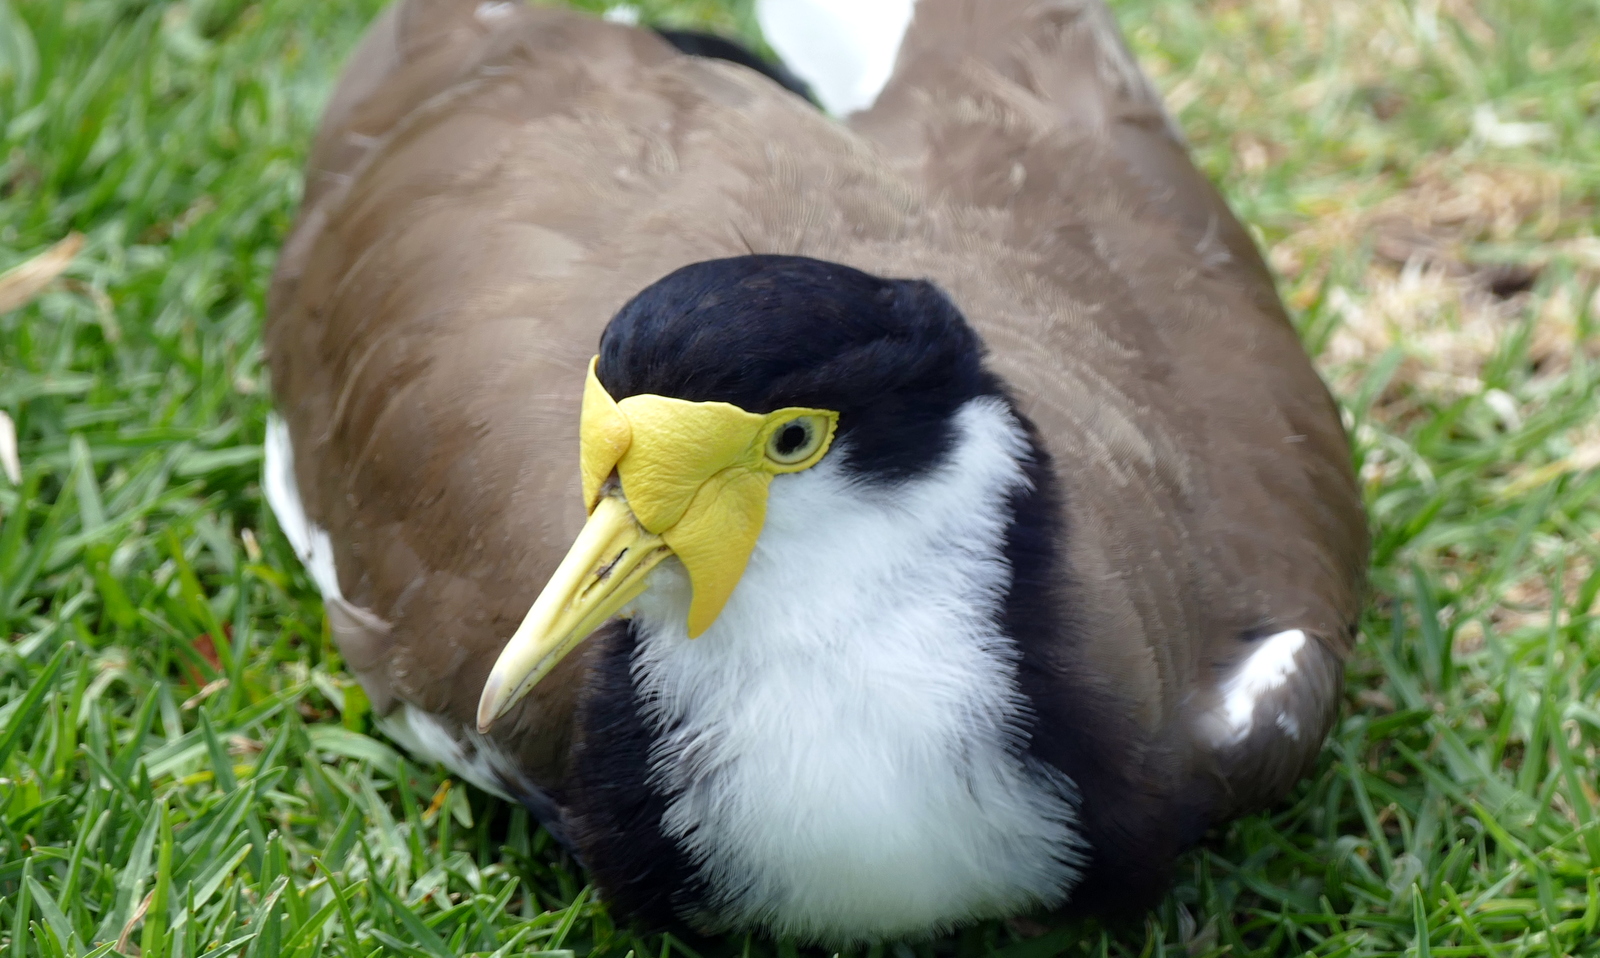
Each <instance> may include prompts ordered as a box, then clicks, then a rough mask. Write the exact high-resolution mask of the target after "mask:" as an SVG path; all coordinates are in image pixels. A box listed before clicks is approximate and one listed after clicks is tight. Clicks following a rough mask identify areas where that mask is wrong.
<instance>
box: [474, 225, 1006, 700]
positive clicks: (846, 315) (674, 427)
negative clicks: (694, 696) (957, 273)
mask: <svg viewBox="0 0 1600 958" xmlns="http://www.w3.org/2000/svg"><path fill="white" fill-rule="evenodd" d="M981 360H982V346H981V343H980V341H979V339H978V337H977V335H976V334H975V333H974V332H973V331H972V329H971V328H970V327H969V326H968V325H967V323H966V321H965V320H964V319H963V317H962V316H961V313H960V311H959V310H957V309H956V307H955V306H954V305H953V304H952V303H951V302H950V300H949V299H947V298H946V297H945V296H944V295H943V294H942V293H941V292H940V291H939V290H938V289H937V288H935V287H934V286H932V285H931V284H929V283H926V282H922V281H918V280H889V279H880V278H878V277H875V276H871V275H868V274H866V273H863V272H861V271H859V270H855V269H851V268H849V267H846V266H841V265H838V264H835V263H828V262H823V261H819V260H813V259H806V258H802V257H793V256H742V257H737V258H733V259H724V260H712V261H707V262H702V263H696V264H694V265H691V266H686V267H684V268H682V269H680V270H678V271H676V272H674V273H672V274H670V275H668V276H667V277H665V278H664V279H662V280H660V281H658V282H657V283H655V284H654V285H652V286H650V287H649V288H647V289H645V290H644V291H643V292H641V293H640V294H639V295H638V296H636V297H634V299H633V300H632V301H630V302H629V303H628V304H627V305H626V306H624V307H623V308H622V310H621V311H620V312H619V313H618V314H617V315H616V316H615V317H614V318H613V319H612V320H611V322H610V324H609V325H608V326H607V328H606V331H605V333H604V335H603V336H602V337H601V341H600V352H599V355H598V356H596V357H595V358H594V359H593V360H592V361H591V363H590V365H589V371H588V378H587V382H586V384H585V387H584V395H583V408H582V410H581V430H580V433H581V470H582V478H583V494H584V502H585V506H586V507H587V509H588V512H589V520H588V522H587V524H586V525H585V526H584V528H583V531H582V532H581V533H580V534H579V535H578V538H577V541H576V542H574V543H573V545H572V548H571V549H570V551H569V552H568V553H567V556H566V558H565V559H563V560H562V562H561V564H560V566H559V567H558V568H557V569H556V572H555V574H554V575H552V576H551V578H550V580H549V582H548V583H547V584H546V585H545V587H544V590H543V591H542V592H541V593H540V595H539V597H538V599H537V600H536V601H535V602H534V604H533V607H532V609H531V610H530V611H529V612H528V615H527V617H526V618H525V619H524V620H523V622H522V624H521V626H520V627H519V628H518V629H517V631H516V633H515V634H514V635H513V636H512V638H511V640H510V642H509V643H507V645H506V647H505V649H504V650H503V651H502V653H501V655H500V658H499V659H498V661H497V662H496V663H495V665H494V669H493V671H492V672H491V673H490V676H489V679H488V681H487V683H486V684H485V686H484V690H483V695H482V698H481V700H480V703H479V709H478V725H479V727H480V729H485V730H486V729H487V728H488V727H489V725H490V724H491V723H492V722H493V721H494V720H495V719H496V718H498V717H499V716H500V715H502V714H503V713H504V712H505V711H506V710H507V709H509V708H510V707H511V706H512V705H513V704H514V703H515V702H516V701H517V700H518V699H519V698H521V696H522V695H523V694H525V693H526V692H527V690H528V689H530V688H532V686H533V685H534V684H535V683H536V682H538V681H539V680H540V679H541V678H542V677H544V676H545V675H546V674H547V673H549V671H550V670H551V669H552V668H554V666H555V665H556V663H557V662H559V661H560V660H561V659H562V658H563V657H564V656H566V655H567V654H568V653H569V652H571V651H572V650H573V649H574V648H576V647H577V646H578V645H579V644H580V643H582V642H583V641H584V640H585V639H586V638H587V637H588V636H589V635H590V634H591V633H592V632H594V631H595V630H596V629H598V628H599V627H600V626H601V625H602V624H604V623H605V622H606V621H607V620H608V619H610V618H612V617H613V616H615V615H617V614H618V613H619V612H622V611H623V610H624V609H625V608H626V607H627V606H628V605H629V603H631V602H632V601H633V600H634V599H635V598H637V597H638V596H639V595H640V594H642V593H643V592H644V591H645V589H646V588H647V587H648V584H649V582H650V580H651V577H652V575H653V574H654V572H655V570H656V569H657V568H658V567H659V566H660V565H661V564H662V563H663V562H665V561H667V560H668V559H669V558H671V559H675V560H676V561H677V562H679V563H681V564H682V568H683V570H684V571H685V572H686V573H687V577H688V581H689V583H690V586H691V588H692V593H693V596H692V599H691V601H690V604H689V608H688V622H687V631H688V634H689V636H691V637H694V636H698V635H700V634H701V633H703V632H704V631H705V630H706V629H707V628H709V627H710V626H711V624H712V623H713V622H714V621H715V620H716V619H717V617H718V615H719V614H720V613H721V611H722V609H723V607H724V605H725V604H726V603H727V602H728V600H729V597H730V596H731V595H732V594H733V592H734V590H735V588H737V586H738V585H739V581H740V578H741V576H742V575H743V574H744V571H745V568H746V565H747V563H748V562H749V559H750V556H751V553H752V551H753V550H754V549H755V546H756V541H757V539H758V538H759V537H760V535H761V532H762V527H763V523H764V521H765V517H766V511H767V501H768V497H769V495H770V494H771V493H772V490H773V487H774V486H775V485H777V484H781V483H784V482H786V481H790V480H791V479H792V477H794V476H795V475H796V474H798V473H802V472H805V471H806V470H809V469H812V468H814V467H816V466H817V465H818V464H820V463H822V462H824V461H829V462H837V463H838V464H839V467H840V468H841V469H842V470H843V472H844V474H845V475H847V476H848V477H849V478H850V479H851V480H852V481H853V482H858V483H862V484H878V485H883V484H890V485H892V484H895V483H898V482H902V481H904V480H906V479H909V478H912V477H914V476H917V475H919V474H921V473H922V472H924V471H926V470H927V469H928V468H930V467H931V466H932V465H934V464H936V463H938V462H939V461H941V460H942V459H943V458H944V456H945V455H946V453H947V451H948V449H949V446H950V444H951V443H952V441H953V429H954V427H953V417H954V415H955V412H956V411H957V410H958V409H959V408H960V407H961V406H962V405H963V404H964V403H965V402H966V401H968V400H969V399H972V398H974V397H975V396H979V395H984V394H992V393H996V392H998V391H999V389H998V386H997V384H996V382H995V380H994V379H993V377H991V376H990V375H989V374H987V373H986V372H985V371H984V369H983V366H982V362H981ZM815 600H816V601H818V602H825V601H827V597H826V596H817V597H815Z"/></svg>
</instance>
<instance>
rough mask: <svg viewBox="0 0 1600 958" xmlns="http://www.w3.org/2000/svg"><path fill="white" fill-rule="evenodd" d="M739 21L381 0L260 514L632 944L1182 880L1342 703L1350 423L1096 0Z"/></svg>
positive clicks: (1306, 750)
mask: <svg viewBox="0 0 1600 958" xmlns="http://www.w3.org/2000/svg"><path fill="white" fill-rule="evenodd" d="M756 13H757V16H758V19H759V21H760V23H761V24H762V26H763V28H764V31H765V35H766V38H767V41H768V42H769V43H770V45H771V48H772V49H773V50H774V51H776V52H777V53H778V55H779V56H780V57H781V58H782V61H783V63H785V64H786V67H785V68H782V69H780V68H779V67H776V66H772V67H764V66H763V61H762V60H761V59H759V58H756V57H754V56H753V55H749V53H748V51H743V52H742V53H740V54H738V55H733V54H728V53H726V47H724V46H720V45H719V44H720V43H727V42H728V41H718V42H717V43H713V42H699V41H693V40H686V39H685V38H684V37H683V36H678V37H677V38H676V39H675V38H674V35H673V34H672V33H670V32H664V33H657V32H654V31H652V30H650V29H647V28H645V27H641V26H636V25H633V24H630V23H625V22H619V21H617V20H616V19H610V20H608V19H604V18H599V17H593V16H590V15H588V14H585V13H581V12H577V11H573V10H568V9H564V8H558V7H554V6H540V5H523V4H520V3H514V2H481V0H398V2H396V3H395V4H393V5H392V6H390V7H389V8H388V9H387V10H386V11H385V12H383V13H382V14H380V15H379V17H378V19H377V20H376V21H375V22H374V24H373V25H372V26H371V27H370V28H369V30H368V32H367V34H366V36H365V37H364V39H363V40H362V41H361V42H360V44H359V46H358V47H357V48H356V50H355V52H354V53H353V54H352V55H351V58H350V60H349V62H348V64H347V66H346V69H345V72H344V74H343V77H342V79H341V80H340V81H339V83H338V85H337V87H336V89H335V90H334V92H333V93H332V96H331V99H330V100H329V102H328V105H327V107H326V111H325V113H324V115H323V119H322V122H321V126H320V128H319V130H318V132H317V134H316V137H315V140H314V142H313V144H312V148H311V152H310V158H309V160H308V161H307V166H306V179H305V188H304V193H303V197H302V205H301V209H300V212H299V214H298V217H297V219H296V221H295V223H294V225H293V227H292V230H291V231H290V233H289V235H288V236H287V238H286V240H285V242H284V245H283V247H282V250H281V255H280V259H279V262H278V264H277V267H276V271H275V273H274V276H273V280H272V284H271V288H270V292H269V302H268V310H267V317H266V324H265V334H264V341H265V350H266V354H267V358H268V362H269V366H270V373H271V382H272V388H273V392H274V397H275V399H274V403H275V406H274V410H275V411H274V412H273V414H272V416H271V418H270V419H269V422H268V424H267V427H266V437H265V446H264V465H263V489H264V492H265V495H266V497H267V499H268V501H269V503H270V505H271V507H272V509H273V511H274V513H275V514H276V516H277V517H278V522H279V524H280V526H281V527H282V529H283V531H284V534H285V536H286V538H287V539H288V541H289V542H290V543H291V544H292V546H293V548H294V551H295V553H296V554H297V555H298V556H299V558H300V559H301V561H302V562H303V563H304V565H305V567H306V569H307V570H308V574H309V577H310V578H311V580H312V581H313V582H314V583H315V585H316V587H317V588H318V590H319V591H320V592H321V594H322V598H323V603H324V607H325V610H326V615H327V618H328V623H329V627H330V629H331V633H332V636H333V638H334V640H335V642H336V644H337V646H338V649H339V651H340V653H341V655H342V658H343V662H344V663H345V666H346V667H347V668H348V670H349V671H350V673H351V674H352V675H353V676H354V678H355V679H356V680H357V681H359V683H360V684H361V685H362V686H363V687H364V689H365V690H366V693H367V696H368V698H369V699H370V701H371V706H372V715H373V717H374V721H375V723H376V725H377V726H378V728H380V729H382V730H383V731H384V733H385V734H387V735H388V736H389V737H390V738H391V739H392V740H394V741H395V742H396V743H397V744H398V745H400V746H401V747H402V748H404V749H406V750H407V751H409V752H410V753H411V754H412V755H414V756H416V757H417V758H419V759H420V760H424V761H436V762H438V763H441V764H442V765H444V766H445V767H446V768H447V769H449V770H451V771H452V772H453V773H454V774H456V775H459V776H460V777H462V778H463V779H465V780H466V781H469V782H472V783H474V784H476V785H478V786H480V787H481V788H483V789H485V790H486V791H488V792H490V793H493V794H496V795H499V796H502V797H504V798H506V799H508V800H510V801H513V802H518V803H521V804H522V805H524V806H525V807H527V808H528V809H529V810H530V811H531V812H532V813H533V814H534V815H535V816H537V818H538V819H539V821H540V822H541V823H542V824H543V825H544V826H545V827H546V828H548V829H549V831H550V832H551V834H552V835H553V836H555V838H556V839H557V840H558V841H560V842H561V843H562V844H563V845H565V846H566V847H567V848H569V849H570V850H571V851H572V853H573V855H574V856H575V858H576V859H577V860H578V861H579V862H581V863H582V865H583V867H584V868H586V869H587V871H588V873H589V875H590V876H591V878H592V880H593V883H594V886H595V888H596V889H597V891H598V894H599V896H600V897H601V899H602V900H603V901H605V902H606V903H607V905H608V906H609V907H610V908H611V909H613V911H614V912H615V913H617V914H619V915H622V916H627V917H629V918H630V919H632V920H634V921H637V922H639V923H640V924H641V925H642V926H646V927H673V928H682V929H687V930H689V931H692V932H695V933H699V934H707V935H712V934H723V933H737V932H746V933H758V934H763V935H770V936H773V937H776V938H788V939H791V940H795V941H801V942H809V943H816V944H822V945H828V946H836V947H837V946H844V945H848V944H851V943H862V942H875V941H885V940H897V939H906V938H918V937H926V936H929V935H936V934H940V933H943V932H946V931H948V930H950V929H953V928H956V927H959V926H962V925H966V924H969V923H972V922H978V921H983V920H988V919H996V918H1007V917H1011V916H1021V915H1052V914H1090V915H1113V914H1118V913H1123V912H1124V911H1126V910H1127V909H1135V910H1136V909H1140V908H1146V907H1149V906H1150V905H1151V903H1154V902H1159V900H1160V897H1161V895H1162V894H1163V893H1164V889H1165V888H1166V887H1167V886H1168V883H1169V882H1170V880H1171V876H1172V874H1173V868H1174V863H1175V861H1176V860H1177V859H1178V856H1180V855H1181V854H1182V853H1183V852H1184V851H1185V850H1186V849H1188V848H1190V847H1191V846H1193V845H1194V844H1196V843H1197V842H1199V841H1200V840H1202V839H1203V838H1204V836H1205V835H1206V834H1207V832H1208V831H1209V830H1211V829H1214V828H1217V827H1220V826H1223V825H1225V824H1226V823H1228V822H1229V821H1231V820H1233V819H1235V818H1237V817H1239V816H1241V815H1245V814H1248V813H1251V812H1254V811H1257V810H1260V809H1264V808H1268V807H1270V806H1271V805H1273V803H1275V802H1279V801H1281V800H1283V799H1284V798H1285V796H1286V795H1288V794H1289V792H1290V791H1291V790H1292V789H1293V788H1294V786H1295V784H1296V783H1297V782H1298V781H1299V780H1300V779H1301V778H1303V777H1304V776H1305V775H1306V774H1308V773H1309V771H1310V770H1312V769H1313V768H1314V767H1315V763H1316V761H1317V757H1318V754H1319V752H1320V750H1321V748H1322V743H1323V740H1324V739H1325V737H1326V735H1327V734H1328V732H1329V730H1330V729H1331V728H1332V725H1333V723H1334V722H1335V720H1336V718H1337V714H1338V709H1339V703H1340V700H1341V694H1342V675H1343V666H1344V662H1345V660H1346V658H1347V657H1348V655H1349V654H1350V652H1351V650H1352V647H1353V644H1354V642H1355V641H1356V628H1357V620H1358V617H1359V614H1360V612H1361V603H1362V596H1363V589H1364V578H1365V568H1366V561H1367V549H1368V533H1367V526H1366V519H1365V514H1364V510H1363V505H1362V500H1361V495H1360V491H1359V488H1358V485H1357V483H1356V479H1355V476H1354V473H1353V470H1352V465H1351V454H1350V446H1349V440H1348V437H1347V435H1346V432H1345V426H1344V423H1343V421H1342V420H1341V415H1340V411H1339V407H1338V405H1337V404H1336V402H1335V400H1334V399H1333V397H1332V396H1331V394H1330V392H1329V390H1328V388H1327V386H1326V385H1325V384H1324V383H1323V381H1322V380H1321V379H1320V378H1319V376H1318V374H1317V372H1316V370H1315V368H1314V367H1313V365H1312V363H1311V361H1310V359H1309V358H1308V356H1307V353H1306V351H1305V349H1304V347H1303V346H1302V344H1301V342H1300V340H1299V338H1298V336H1297V334H1296V332H1295V329H1294V327H1293V325H1292V323H1291V321H1290V319H1289V318H1288V315H1287V313H1286V311H1285V309H1284V307H1283V305H1282V303H1281V301H1280V299H1279V297H1278V295H1277V292H1276V289H1275V286H1274V281H1273V277H1272V274H1271V272H1270V270H1269V269H1268V267H1267V265H1266V263H1265V261H1264V260H1263V258H1262V256H1261V254H1260V252H1259V250H1258V248H1257V247H1256V244H1255V242H1254V241H1253V240H1252V238H1251V235H1250V233H1249V232H1248V231H1247V230H1246V229H1245V228H1244V227H1243V226H1242V225H1241V223H1240V222H1239V220H1238V219H1236V218H1235V216H1234V215H1233V214H1232V212H1230V210H1229V208H1228V206H1227V204H1226V202H1225V201H1224V199H1223V197H1222V196H1221V194H1220V193H1219V192H1218V190H1217V189H1216V188H1215V187H1214V186H1213V185H1212V184H1211V182H1210V181H1209V180H1208V179H1207V178H1206V176H1205V175H1204V174H1203V173H1201V172H1200V171H1199V170H1198V169H1197V168H1196V166H1195V165H1194V163H1193V161H1192V160H1191V157H1190V154H1189V150H1188V147H1187V145H1186V143H1185V141H1184V139H1183V136H1182V133H1181V132H1180V130H1179V129H1178V127H1177V125H1176V124H1175V123H1174V121H1173V120H1172V118H1171V117H1170V116H1169V114H1168V113H1167V111H1166V110H1165V108H1164V106H1163V104H1162V101H1161V97H1160V95H1159V94H1158V93H1157V92H1156V90H1155V88H1154V87H1153V85H1152V84H1151V82H1150V81H1149V79H1148V78H1147V77H1146V76H1145V74H1144V73H1143V72H1142V71H1141V69H1140V67H1139V65H1138V62H1137V61H1136V59H1135V58H1134V56H1133V55H1132V54H1131V53H1130V51H1129V48H1128V46H1127V44H1126V42H1125V40H1124V39H1123V36H1122V34H1121V32H1120V29H1119V27H1118V25H1117V23H1116V21H1115V19H1114V17H1113V15H1112V13H1111V12H1110V10H1109V9H1108V8H1107V7H1106V6H1105V5H1104V3H1102V2H1101V0H984V2H982V3H978V2H975V0H915V2H914V3H912V2H910V0H888V2H874V0H854V2H852V3H851V4H840V3H837V2H835V0H760V2H759V3H758V5H757V8H756ZM719 51H720V52H719ZM791 71H792V72H791ZM813 101H814V102H813Z"/></svg>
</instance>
